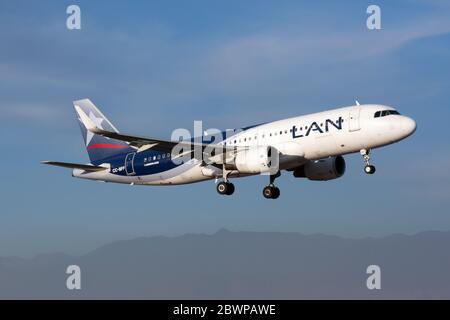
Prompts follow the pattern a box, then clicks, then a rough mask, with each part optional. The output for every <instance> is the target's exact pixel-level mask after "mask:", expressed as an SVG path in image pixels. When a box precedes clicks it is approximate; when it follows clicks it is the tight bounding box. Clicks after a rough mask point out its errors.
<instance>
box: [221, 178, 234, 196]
mask: <svg viewBox="0 0 450 320" xmlns="http://www.w3.org/2000/svg"><path fill="white" fill-rule="evenodd" d="M217 192H218V193H219V194H222V195H227V196H229V195H232V194H233V192H234V184H232V183H230V182H225V181H222V182H219V183H218V184H217Z"/></svg>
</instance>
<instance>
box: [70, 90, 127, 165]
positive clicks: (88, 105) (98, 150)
mask: <svg viewBox="0 0 450 320" xmlns="http://www.w3.org/2000/svg"><path fill="white" fill-rule="evenodd" d="M73 105H74V107H78V108H80V109H81V110H82V111H83V112H84V113H85V114H86V115H87V116H88V117H89V118H90V119H91V120H92V122H94V123H95V124H96V125H97V126H98V127H99V128H101V129H105V130H107V131H114V132H119V131H118V130H117V129H116V127H114V125H113V124H112V123H111V122H110V121H109V120H108V119H107V118H106V117H105V116H104V115H103V113H102V112H101V111H100V110H99V109H97V107H96V106H95V105H94V104H93V103H92V102H91V100H89V99H83V100H77V101H74V102H73ZM75 112H76V113H77V117H78V121H79V125H80V128H81V134H82V135H83V139H84V143H85V145H86V149H87V152H88V155H89V159H90V160H91V163H92V164H94V165H99V164H101V163H103V162H105V160H107V159H108V158H111V157H114V156H116V155H118V154H126V153H130V152H133V151H134V149H133V148H131V147H130V146H129V145H128V144H127V143H125V142H123V141H119V140H114V139H109V138H106V137H103V136H100V135H97V134H95V133H92V132H90V131H88V130H87V129H86V127H85V126H84V125H83V123H82V122H81V117H80V114H79V113H78V111H77V108H75Z"/></svg>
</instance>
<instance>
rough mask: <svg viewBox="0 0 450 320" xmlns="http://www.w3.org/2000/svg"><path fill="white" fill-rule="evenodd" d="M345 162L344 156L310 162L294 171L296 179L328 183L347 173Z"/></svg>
mask: <svg viewBox="0 0 450 320" xmlns="http://www.w3.org/2000/svg"><path fill="white" fill-rule="evenodd" d="M345 167H346V166H345V160H344V158H343V157H342V156H337V157H329V158H324V159H320V160H314V161H309V162H307V163H306V164H304V165H302V166H301V167H298V168H296V169H295V170H294V177H296V178H308V179H309V180H315V181H326V180H332V179H337V178H340V177H342V176H343V175H344V173H345Z"/></svg>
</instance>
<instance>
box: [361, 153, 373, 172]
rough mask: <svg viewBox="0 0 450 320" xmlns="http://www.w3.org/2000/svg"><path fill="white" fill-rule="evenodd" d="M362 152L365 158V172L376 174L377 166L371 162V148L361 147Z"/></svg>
mask: <svg viewBox="0 0 450 320" xmlns="http://www.w3.org/2000/svg"><path fill="white" fill-rule="evenodd" d="M360 153H361V155H362V157H363V160H364V172H365V173H367V174H374V173H375V167H374V166H372V165H371V164H370V149H361V151H360Z"/></svg>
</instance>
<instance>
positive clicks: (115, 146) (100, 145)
mask: <svg viewBox="0 0 450 320" xmlns="http://www.w3.org/2000/svg"><path fill="white" fill-rule="evenodd" d="M126 147H127V146H122V145H118V144H108V143H96V144H93V145H92V146H89V147H88V149H97V148H105V149H123V148H126Z"/></svg>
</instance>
